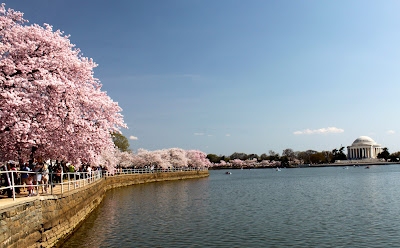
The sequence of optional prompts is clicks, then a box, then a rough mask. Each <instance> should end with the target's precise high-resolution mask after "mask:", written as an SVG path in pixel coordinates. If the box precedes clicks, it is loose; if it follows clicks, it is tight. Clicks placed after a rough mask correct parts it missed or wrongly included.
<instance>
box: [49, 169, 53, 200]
mask: <svg viewBox="0 0 400 248" xmlns="http://www.w3.org/2000/svg"><path fill="white" fill-rule="evenodd" d="M49 174H50V191H51V195H53V187H54V185H53V172H51V173H49Z"/></svg>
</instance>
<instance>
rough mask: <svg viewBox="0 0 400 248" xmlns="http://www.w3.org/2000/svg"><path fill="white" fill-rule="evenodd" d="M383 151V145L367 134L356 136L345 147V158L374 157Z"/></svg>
mask: <svg viewBox="0 0 400 248" xmlns="http://www.w3.org/2000/svg"><path fill="white" fill-rule="evenodd" d="M382 151H383V147H382V146H381V145H379V144H377V143H376V142H375V141H374V140H373V139H371V138H370V137H368V136H360V137H358V138H357V139H356V140H355V141H354V142H353V144H352V145H351V146H348V147H347V159H374V158H377V156H378V154H379V153H381V152H382Z"/></svg>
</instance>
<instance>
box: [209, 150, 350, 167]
mask: <svg viewBox="0 0 400 248" xmlns="http://www.w3.org/2000/svg"><path fill="white" fill-rule="evenodd" d="M207 158H208V159H209V160H210V162H212V163H214V164H216V163H220V162H221V161H224V162H229V161H232V160H235V159H240V160H242V161H246V160H257V161H258V162H261V161H279V162H280V163H281V165H282V166H289V165H299V164H322V163H334V162H335V161H337V160H346V159H347V156H346V154H344V147H341V148H340V149H333V150H332V151H322V152H318V151H314V150H307V151H293V149H291V148H287V149H285V150H283V151H282V155H279V153H276V152H275V151H273V150H269V152H268V154H267V153H263V154H261V155H258V154H254V153H251V154H246V153H238V152H235V153H233V154H231V155H230V156H225V155H219V156H218V155H216V154H208V155H207Z"/></svg>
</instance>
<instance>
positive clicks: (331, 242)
mask: <svg viewBox="0 0 400 248" xmlns="http://www.w3.org/2000/svg"><path fill="white" fill-rule="evenodd" d="M224 172H225V171H222V170H220V171H210V177H208V178H204V179H193V180H183V181H173V182H158V183H150V184H141V185H136V186H131V187H125V188H119V189H115V190H111V191H109V192H108V193H107V195H106V197H105V199H104V201H103V203H102V204H101V205H100V206H99V208H97V209H96V210H95V211H94V212H93V213H92V214H91V215H90V217H89V218H88V219H87V220H86V221H85V223H84V224H83V225H82V226H81V227H80V228H79V229H78V230H77V231H76V233H74V234H73V236H72V237H71V238H70V239H69V240H68V241H67V242H66V243H65V244H64V246H63V247H400V235H399V233H400V194H399V191H400V165H385V166H371V169H369V170H368V169H364V167H350V168H349V169H342V168H298V169H282V171H280V172H277V171H275V170H272V169H259V170H255V169H253V170H232V175H225V174H224Z"/></svg>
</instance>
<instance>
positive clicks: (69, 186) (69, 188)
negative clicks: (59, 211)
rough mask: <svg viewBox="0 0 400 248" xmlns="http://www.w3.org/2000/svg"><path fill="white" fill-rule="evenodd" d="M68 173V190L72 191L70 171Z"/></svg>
mask: <svg viewBox="0 0 400 248" xmlns="http://www.w3.org/2000/svg"><path fill="white" fill-rule="evenodd" d="M67 174H68V191H71V184H70V182H69V172H68V173H67Z"/></svg>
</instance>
